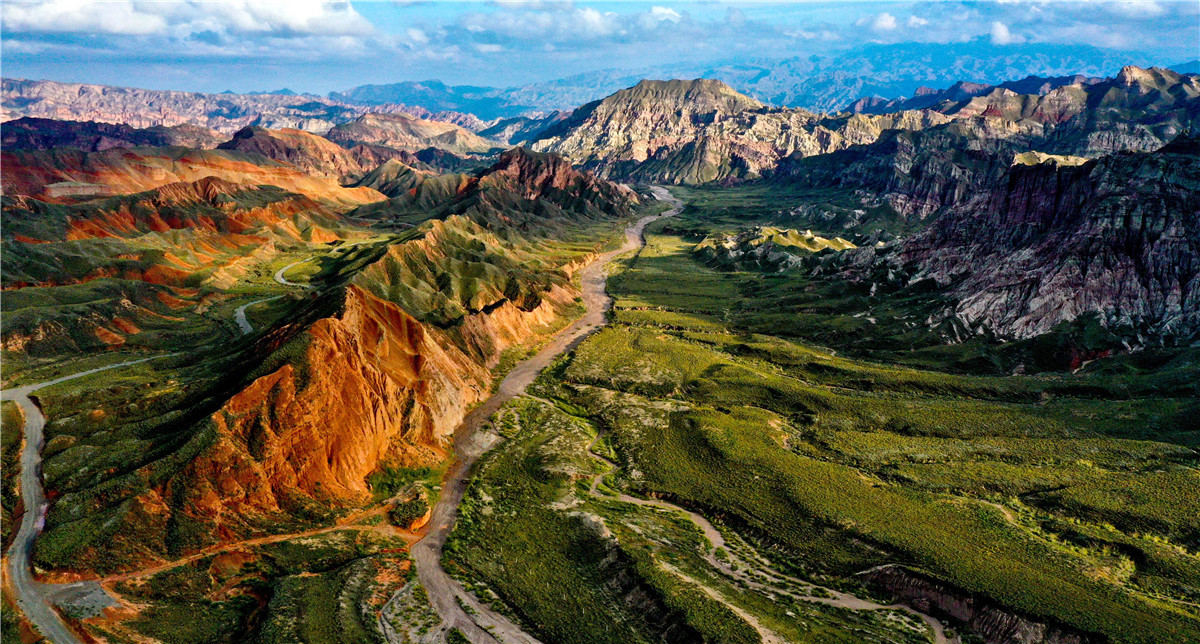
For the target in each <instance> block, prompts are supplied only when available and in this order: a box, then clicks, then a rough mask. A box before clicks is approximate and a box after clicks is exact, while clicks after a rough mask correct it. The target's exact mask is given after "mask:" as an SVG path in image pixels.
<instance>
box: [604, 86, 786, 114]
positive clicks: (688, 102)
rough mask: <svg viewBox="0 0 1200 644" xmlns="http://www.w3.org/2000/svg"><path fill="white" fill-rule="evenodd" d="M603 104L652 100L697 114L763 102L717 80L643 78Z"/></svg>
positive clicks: (742, 108) (749, 107)
mask: <svg viewBox="0 0 1200 644" xmlns="http://www.w3.org/2000/svg"><path fill="white" fill-rule="evenodd" d="M602 102H605V103H614V104H625V105H639V104H646V103H653V104H659V105H666V106H682V107H686V109H688V110H690V111H692V112H695V113H698V114H710V113H718V114H735V113H737V112H742V111H745V110H753V109H759V108H762V107H764V105H763V104H762V103H760V102H758V101H756V100H754V99H753V98H750V97H749V96H746V95H744V94H740V93H738V92H737V90H735V89H733V88H732V87H730V86H728V85H726V84H725V83H723V82H721V81H719V80H713V79H709V78H698V79H695V80H678V79H676V80H665V81H659V80H643V81H641V82H640V83H638V84H637V85H634V86H633V87H631V88H629V89H623V90H621V91H619V92H617V93H615V94H613V95H612V96H610V97H608V98H606V99H604V101H602Z"/></svg>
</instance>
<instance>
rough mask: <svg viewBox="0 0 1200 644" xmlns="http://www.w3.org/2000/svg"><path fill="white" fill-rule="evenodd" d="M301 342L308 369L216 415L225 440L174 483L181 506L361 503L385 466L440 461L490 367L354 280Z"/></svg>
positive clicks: (272, 508)
mask: <svg viewBox="0 0 1200 644" xmlns="http://www.w3.org/2000/svg"><path fill="white" fill-rule="evenodd" d="M480 324H482V325H484V326H487V322H486V321H481V322H480ZM304 340H305V343H306V349H305V351H304V357H303V359H302V360H301V361H300V364H298V365H294V364H285V365H284V366H282V367H281V368H279V369H278V370H276V371H275V372H273V373H271V374H268V375H265V376H263V377H261V378H258V379H257V380H255V381H254V382H253V383H251V384H250V385H249V386H248V387H247V388H245V389H243V390H242V391H240V392H238V393H237V394H236V395H234V396H233V397H232V398H230V399H229V401H228V402H226V403H225V405H224V406H223V407H222V408H221V409H220V411H218V412H217V413H215V414H213V416H212V418H211V421H212V424H213V426H214V428H215V436H216V439H215V440H214V441H213V443H212V444H211V445H210V446H209V447H208V448H207V449H206V450H205V452H204V453H202V454H201V455H200V456H199V457H198V458H197V459H195V460H193V461H192V462H191V463H190V464H189V465H188V466H187V468H185V469H184V471H182V472H181V473H180V475H179V476H178V477H177V478H176V480H174V481H173V482H172V484H171V485H172V486H175V487H177V488H178V489H174V487H173V488H172V489H171V490H168V493H169V494H168V495H169V496H171V497H172V498H178V497H179V495H183V496H184V497H185V498H184V499H183V500H182V504H181V508H183V509H184V511H187V512H190V513H194V514H196V515H197V516H203V517H205V518H207V519H209V520H214V521H220V520H221V518H220V517H221V516H222V515H223V514H226V513H232V514H245V513H272V512H279V511H281V510H287V509H291V508H293V507H294V505H295V501H296V499H298V498H309V499H314V500H321V501H333V502H335V503H345V504H351V503H355V502H362V501H363V500H364V499H365V498H366V496H367V495H368V492H369V490H368V488H367V483H366V478H367V475H368V474H370V473H371V472H373V471H375V470H376V469H377V468H379V467H380V465H381V464H384V463H389V462H391V463H402V464H405V465H431V464H434V463H436V462H437V461H439V460H441V458H442V457H443V456H444V455H445V452H444V449H445V447H446V443H445V440H446V438H447V437H448V436H449V434H450V432H451V431H453V428H454V427H455V425H456V424H457V423H458V421H459V420H461V418H462V416H463V415H464V414H465V412H466V410H467V409H468V408H469V407H470V406H471V405H472V404H473V403H475V402H477V401H478V400H480V399H481V398H482V397H484V396H486V394H487V386H488V384H489V375H488V371H487V370H486V369H485V368H484V365H482V364H480V363H478V362H476V361H475V360H473V359H472V358H471V357H469V356H467V355H466V354H464V353H463V352H462V351H461V350H460V349H458V348H457V347H456V346H455V345H454V343H452V342H449V341H448V339H447V338H446V337H445V335H444V334H443V333H442V332H440V331H439V330H437V329H436V328H433V327H430V326H428V325H423V324H421V323H420V322H418V321H417V320H416V319H414V318H413V317H412V316H410V315H408V314H407V313H405V312H404V311H403V310H402V309H400V308H399V307H398V306H396V305H395V304H393V303H390V302H386V301H384V300H381V299H379V298H377V297H375V296H373V295H371V294H369V293H367V292H366V291H363V290H362V289H359V288H357V287H353V286H352V287H349V288H348V289H347V290H346V293H345V302H344V304H343V306H342V310H341V311H340V312H339V313H338V314H337V315H335V316H332V317H328V318H323V319H320V320H318V321H317V322H316V323H315V324H313V325H312V326H311V327H310V328H309V329H307V330H306V331H305V333H304Z"/></svg>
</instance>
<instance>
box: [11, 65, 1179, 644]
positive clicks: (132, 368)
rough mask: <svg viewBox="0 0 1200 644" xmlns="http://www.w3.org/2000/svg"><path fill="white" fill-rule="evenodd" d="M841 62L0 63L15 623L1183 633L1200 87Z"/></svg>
mask: <svg viewBox="0 0 1200 644" xmlns="http://www.w3.org/2000/svg"><path fill="white" fill-rule="evenodd" d="M1068 62H1069V61H1068ZM1009 63H1012V61H1009ZM826 64H832V63H828V61H825V62H821V61H807V62H806V61H801V60H793V61H783V62H777V63H772V64H771V65H770V66H767V67H763V68H761V69H759V70H758V72H755V74H754V75H753V78H755V79H756V80H754V81H753V82H751V81H749V80H747V78H749V76H748V75H747V74H749V72H747V71H746V70H740V71H739V70H730V69H725V70H715V71H716V72H720V73H714V74H711V75H709V76H723V75H724V76H725V77H726V80H730V81H732V82H733V84H734V85H738V84H739V83H741V84H740V85H739V89H744V90H745V91H739V89H735V88H734V86H731V85H730V84H727V83H726V82H724V81H723V80H718V79H716V78H711V77H710V78H689V79H685V80H679V79H676V80H650V79H642V78H637V79H632V80H630V82H627V83H625V84H624V85H621V86H619V87H613V88H611V89H612V91H610V92H608V93H607V94H604V95H602V96H591V95H587V96H583V95H580V94H578V93H576V92H574V91H573V90H572V87H573V86H572V85H571V82H568V81H569V79H568V81H563V82H561V83H559V84H558V85H555V86H554V87H546V86H529V87H523V88H511V89H508V90H499V89H495V88H469V87H446V86H435V85H431V84H425V85H423V86H420V87H416V86H413V85H412V84H409V85H405V84H400V85H396V86H363V87H359V88H355V89H353V90H348V91H346V92H341V93H334V94H331V95H329V96H323V97H316V96H311V95H296V94H293V93H290V92H279V93H270V94H199V93H189V92H159V91H153V90H141V89H135V88H112V87H104V86H98V85H81V84H69V83H54V82H51V81H27V80H17V79H5V80H4V81H3V103H4V118H5V119H6V120H5V121H4V123H3V125H2V127H0V147H2V152H0V166H2V173H0V182H2V187H3V197H2V198H0V199H2V206H3V212H2V215H3V230H2V232H0V250H2V252H3V258H4V265H3V273H2V275H0V286H2V287H3V289H4V293H3V294H4V298H3V301H2V312H3V328H2V330H0V345H2V349H3V362H4V371H3V390H4V391H3V402H2V403H0V405H2V406H0V412H2V415H0V419H2V422H3V432H2V434H0V437H2V441H0V458H2V461H0V465H2V472H3V475H2V476H3V479H2V482H0V501H2V508H3V514H2V517H0V527H2V529H3V540H4V548H5V550H4V552H5V557H4V562H3V563H4V576H5V584H4V587H3V601H4V606H3V608H4V609H3V631H2V632H0V637H2V638H3V640H4V641H5V642H9V641H13V642H17V641H22V642H37V641H51V642H56V643H57V642H139V643H141V642H170V643H176V642H262V643H275V642H279V643H283V642H452V643H454V642H462V641H471V642H505V643H509V642H547V643H549V642H579V643H596V642H614V643H615V642H621V643H625V642H769V643H775V642H814V643H815V642H821V643H825V642H848V643H849V642H914V643H915V642H938V643H941V642H963V643H966V642H1053V643H1064V644H1065V643H1070V644H1076V643H1079V644H1082V643H1091V642H1130V643H1133V642H1146V643H1150V642H1154V643H1159V642H1196V641H1200V469H1197V468H1198V465H1200V451H1198V450H1200V377H1198V375H1200V348H1198V347H1200V76H1197V75H1196V74H1193V73H1181V72H1179V71H1173V70H1171V69H1164V68H1156V67H1154V68H1142V67H1134V66H1126V67H1123V68H1120V67H1115V68H1114V70H1118V69H1119V71H1114V73H1112V74H1111V75H1108V76H1098V75H1094V74H1076V73H1074V71H1072V70H1069V69H1064V70H1063V74H1062V75H1058V76H1047V77H1029V78H1025V79H1023V80H1020V81H1009V82H1005V83H1001V84H997V85H989V84H983V83H973V82H969V81H970V80H971V77H970V76H969V73H970V72H971V71H972V70H971V69H961V68H953V67H951V68H950V69H951V70H952V71H957V72H960V73H962V74H963V76H960V77H957V78H953V79H944V80H945V81H946V82H944V83H942V84H941V86H939V88H935V89H929V88H920V89H918V88H916V87H913V88H906V91H907V92H909V93H911V94H912V95H911V96H907V97H905V98H893V99H881V98H878V97H874V96H871V95H870V92H867V91H866V90H865V89H864V85H863V84H862V82H861V79H859V81H855V82H853V83H849V84H848V85H846V84H837V83H834V79H835V76H836V78H838V79H842V80H844V76H841V75H832V73H831V75H830V76H829V77H828V78H825V77H822V76H820V74H819V73H817V72H819V71H820V69H823V68H822V67H821V66H822V65H826ZM997 64H999V63H997ZM1012 64H1015V63H1012ZM1065 64H1066V63H1064V65H1065ZM764 65H766V63H764ZM789 65H790V67H789ZM806 66H807V67H806ZM802 67H803V68H804V70H806V71H805V73H809V72H811V73H812V74H816V75H815V76H810V77H811V78H816V79H817V80H814V81H813V82H812V83H810V84H809V85H807V86H805V87H804V88H798V87H797V86H795V84H788V82H786V80H787V78H788V76H787V74H788V73H789V71H788V70H789V69H790V70H792V72H794V73H798V72H796V70H798V69H800V68H802ZM814 69H815V70H816V71H814ZM822 78H825V80H821V79H822ZM772 79H773V80H772ZM886 80H887V79H886V78H884V79H880V80H879V82H880V83H884V82H885V81H886ZM572 82H573V81H572ZM578 82H579V83H581V84H585V85H586V84H588V83H591V81H587V82H585V81H582V80H581V81H578ZM822 83H824V84H822ZM598 85H602V84H597V83H592V84H591V85H590V86H592V87H595V86H598ZM750 94H753V95H754V96H751V95H750ZM422 102H423V103H424V104H422ZM781 105H793V106H794V105H804V106H805V107H781Z"/></svg>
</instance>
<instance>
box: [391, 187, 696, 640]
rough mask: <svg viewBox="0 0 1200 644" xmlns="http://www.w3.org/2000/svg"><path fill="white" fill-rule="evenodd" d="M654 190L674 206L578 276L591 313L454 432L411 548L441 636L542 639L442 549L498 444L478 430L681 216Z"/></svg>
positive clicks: (579, 332) (590, 328)
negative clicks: (470, 477)
mask: <svg viewBox="0 0 1200 644" xmlns="http://www.w3.org/2000/svg"><path fill="white" fill-rule="evenodd" d="M651 190H652V191H653V192H654V196H655V197H657V198H658V199H659V200H660V201H666V202H668V203H670V204H671V205H672V206H673V207H672V208H671V209H670V210H668V211H666V212H663V213H661V214H658V215H652V216H649V217H643V218H641V219H639V220H638V221H637V222H636V223H634V224H632V225H630V226H629V227H628V228H626V229H625V243H624V244H623V245H622V246H621V247H620V248H618V249H617V250H614V251H610V252H607V253H604V254H603V255H600V256H599V257H597V258H596V260H595V261H593V262H592V263H591V264H588V265H587V266H586V267H584V268H583V269H582V270H581V271H580V272H579V277H580V282H581V285H582V290H583V304H584V306H585V307H586V309H587V312H586V313H584V315H583V317H581V318H579V319H578V320H576V321H575V322H574V323H572V324H571V325H570V326H568V327H567V328H565V329H563V330H562V331H559V332H558V333H557V334H556V335H555V336H554V337H553V339H551V341H550V342H549V344H547V345H546V346H545V347H543V348H542V350H541V351H539V352H538V353H537V354H536V355H534V356H533V357H532V358H529V359H528V360H525V361H524V362H522V363H520V364H518V365H517V366H516V367H514V368H513V370H512V371H510V372H509V373H508V375H507V376H505V378H504V380H502V381H501V382H500V387H499V389H498V390H497V392H496V393H495V394H494V395H493V396H492V397H491V398H488V399H487V400H486V401H484V403H483V404H482V405H480V406H479V407H476V408H475V409H474V410H473V411H472V412H471V413H470V414H467V417H466V418H465V419H463V422H462V423H461V424H460V425H459V426H458V428H457V429H456V430H455V431H454V449H455V462H454V464H453V465H452V466H451V468H450V471H449V472H448V473H447V475H446V480H445V482H443V484H442V495H441V498H440V499H438V502H437V505H435V506H434V508H433V515H432V517H431V518H430V520H429V525H430V528H429V533H428V534H426V536H425V538H424V539H422V540H421V541H419V542H417V544H416V545H415V546H413V548H412V555H413V560H414V561H415V563H416V568H417V578H418V579H419V580H420V582H421V585H422V586H423V587H424V588H425V592H426V593H428V595H429V600H430V602H431V603H432V604H433V607H434V609H435V610H436V611H437V612H438V615H440V616H441V618H442V625H441V627H440V629H439V633H445V632H446V631H448V630H450V629H451V628H457V629H458V630H460V631H462V633H463V634H464V635H466V636H467V639H469V640H470V641H472V642H484V643H493V642H505V643H510V642H520V643H525V644H533V643H536V642H537V641H538V640H536V639H535V638H533V637H532V636H530V635H529V634H527V633H525V632H524V631H522V630H521V629H520V627H518V626H517V625H515V624H513V623H512V622H511V621H510V620H508V619H507V618H506V617H504V616H503V615H500V614H499V613H496V612H495V611H493V610H492V609H491V608H489V607H487V606H485V605H483V604H482V603H480V602H479V600H478V599H476V598H475V596H474V595H472V594H471V593H468V592H466V591H465V590H463V588H462V587H461V586H460V585H459V584H458V582H456V581H454V580H453V579H451V578H450V575H449V574H447V573H446V571H445V569H443V568H442V563H441V559H442V547H443V546H444V545H445V544H446V537H447V536H449V534H450V530H451V528H452V527H453V526H454V520H455V518H456V517H457V516H458V504H459V503H460V502H461V501H462V498H463V493H464V492H466V489H467V473H468V472H469V471H470V469H471V466H472V465H474V464H475V461H476V460H478V459H479V457H480V456H482V455H483V454H484V453H485V452H487V451H488V450H489V449H490V448H491V447H492V445H494V444H495V442H496V441H497V440H498V439H497V438H496V437H495V436H494V435H492V434H488V433H486V432H482V431H480V428H481V427H482V426H483V424H484V423H485V422H486V421H487V419H488V418H489V417H490V416H491V415H492V414H494V413H495V412H496V410H498V409H499V408H500V406H501V405H503V404H504V403H506V402H508V401H509V400H511V399H512V398H513V397H515V396H519V395H521V394H522V393H524V391H525V388H526V387H528V386H529V385H530V384H531V383H532V382H533V381H534V379H536V378H537V376H538V374H540V373H541V372H542V369H545V368H546V366H547V365H549V364H550V363H551V362H552V361H553V360H554V359H555V358H557V357H558V356H560V355H562V354H563V353H566V352H567V351H571V350H572V349H574V348H575V347H577V346H578V345H579V343H580V342H582V341H583V340H584V339H585V338H587V336H589V335H591V334H592V333H594V332H595V331H596V330H597V329H599V328H600V327H602V326H604V325H605V323H606V319H605V314H606V313H607V312H608V311H609V310H610V309H611V308H612V298H611V297H609V295H608V292H607V291H606V290H605V281H606V278H607V273H606V268H607V266H608V263H609V262H610V261H612V260H613V258H615V257H616V256H618V255H621V254H623V253H627V252H629V251H632V250H636V249H639V248H641V247H642V246H644V245H645V243H646V240H645V237H644V236H643V234H642V231H643V230H645V228H646V225H647V224H649V223H650V222H652V221H655V220H657V219H661V218H663V217H671V216H673V215H676V214H678V213H679V209H680V207H681V204H680V202H679V200H678V199H676V198H675V197H673V196H671V193H669V192H667V190H666V188H661V187H657V186H656V187H654V188H651ZM460 601H461V602H463V603H465V604H466V605H467V606H469V607H470V608H471V610H472V611H473V613H472V614H471V615H468V614H467V611H466V610H464V609H463V607H462V606H461V605H460V604H459V602H460Z"/></svg>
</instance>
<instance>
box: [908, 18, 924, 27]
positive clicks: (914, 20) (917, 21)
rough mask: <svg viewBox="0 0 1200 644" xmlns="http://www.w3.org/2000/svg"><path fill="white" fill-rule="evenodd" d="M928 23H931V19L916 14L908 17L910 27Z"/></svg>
mask: <svg viewBox="0 0 1200 644" xmlns="http://www.w3.org/2000/svg"><path fill="white" fill-rule="evenodd" d="M927 24H929V21H928V20H926V19H924V18H918V17H916V16H909V17H908V26H909V27H924V26H925V25H927Z"/></svg>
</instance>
